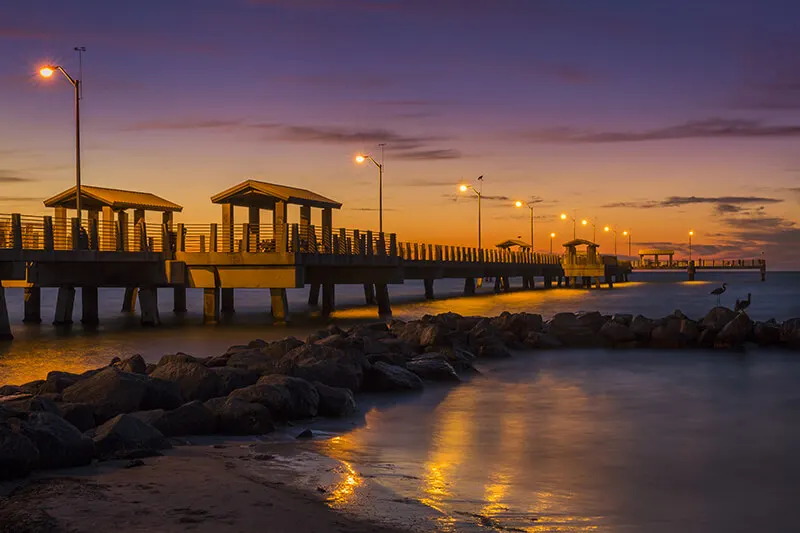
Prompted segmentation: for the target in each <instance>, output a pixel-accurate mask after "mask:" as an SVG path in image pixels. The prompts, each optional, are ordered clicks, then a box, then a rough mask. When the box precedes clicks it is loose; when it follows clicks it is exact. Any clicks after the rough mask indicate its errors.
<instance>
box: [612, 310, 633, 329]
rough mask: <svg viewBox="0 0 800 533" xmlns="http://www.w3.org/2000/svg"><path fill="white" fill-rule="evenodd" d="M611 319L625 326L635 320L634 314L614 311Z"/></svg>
mask: <svg viewBox="0 0 800 533" xmlns="http://www.w3.org/2000/svg"><path fill="white" fill-rule="evenodd" d="M611 320H612V321H614V322H618V323H620V324H622V325H625V326H630V325H631V322H633V315H630V314H627V313H614V314H613V315H612V316H611Z"/></svg>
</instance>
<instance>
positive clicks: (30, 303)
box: [0, 287, 42, 324]
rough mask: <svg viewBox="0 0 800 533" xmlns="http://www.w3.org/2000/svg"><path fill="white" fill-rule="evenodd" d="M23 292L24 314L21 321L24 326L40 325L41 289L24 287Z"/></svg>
mask: <svg viewBox="0 0 800 533" xmlns="http://www.w3.org/2000/svg"><path fill="white" fill-rule="evenodd" d="M24 290H25V314H24V317H23V319H22V321H23V322H24V323H26V324H41V322H42V289H41V288H40V287H25V289H24ZM0 312H1V311H0Z"/></svg>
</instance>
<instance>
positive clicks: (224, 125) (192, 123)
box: [123, 119, 244, 131]
mask: <svg viewBox="0 0 800 533" xmlns="http://www.w3.org/2000/svg"><path fill="white" fill-rule="evenodd" d="M243 125H244V121H243V120H219V119H199V120H198V119H179V120H148V121H144V122H137V123H136V124H132V125H130V126H128V127H126V128H124V129H123V131H176V130H220V129H223V130H229V129H233V128H238V127H240V126H243Z"/></svg>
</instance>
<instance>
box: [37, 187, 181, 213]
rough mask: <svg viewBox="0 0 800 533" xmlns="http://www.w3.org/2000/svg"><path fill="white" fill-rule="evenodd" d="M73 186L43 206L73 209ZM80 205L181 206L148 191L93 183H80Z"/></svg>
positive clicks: (158, 208)
mask: <svg viewBox="0 0 800 533" xmlns="http://www.w3.org/2000/svg"><path fill="white" fill-rule="evenodd" d="M76 196H77V195H76V194H75V187H72V188H70V189H67V190H66V191H64V192H62V193H59V194H57V195H55V196H53V197H52V198H48V199H47V200H45V201H44V205H45V207H66V208H68V209H75V208H76V206H75V198H76ZM81 207H83V208H100V207H111V208H112V209H115V210H122V209H144V210H146V211H182V210H183V207H182V206H180V205H178V204H175V203H172V202H170V201H169V200H165V199H163V198H161V197H160V196H156V195H155V194H152V193H149V192H138V191H124V190H122V189H108V188H106V187H95V186H94V185H81Z"/></svg>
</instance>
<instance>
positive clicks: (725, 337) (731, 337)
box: [714, 311, 753, 347]
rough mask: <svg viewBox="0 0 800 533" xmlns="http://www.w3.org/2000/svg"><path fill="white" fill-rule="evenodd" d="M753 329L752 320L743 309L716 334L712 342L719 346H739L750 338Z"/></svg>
mask: <svg viewBox="0 0 800 533" xmlns="http://www.w3.org/2000/svg"><path fill="white" fill-rule="evenodd" d="M752 331H753V321H752V320H750V317H749V316H747V313H745V312H744V311H739V313H738V314H737V315H736V316H735V317H734V318H733V320H731V321H730V322H728V323H727V324H725V327H723V328H722V330H721V331H720V332H719V333H718V334H717V337H716V339H714V344H715V345H716V346H720V347H736V346H740V345H741V344H742V343H744V341H746V340H747V339H748V338H750V335H751V333H752Z"/></svg>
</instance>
